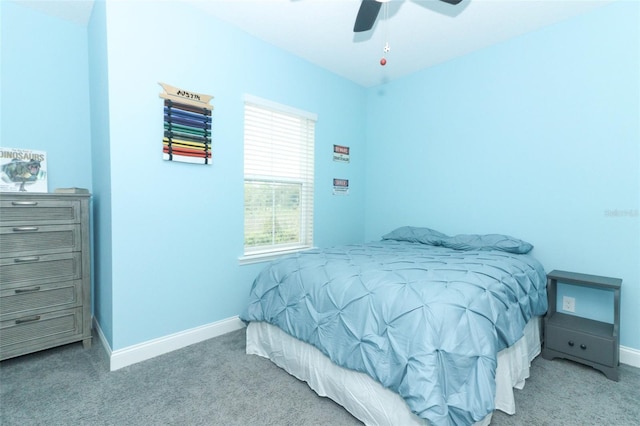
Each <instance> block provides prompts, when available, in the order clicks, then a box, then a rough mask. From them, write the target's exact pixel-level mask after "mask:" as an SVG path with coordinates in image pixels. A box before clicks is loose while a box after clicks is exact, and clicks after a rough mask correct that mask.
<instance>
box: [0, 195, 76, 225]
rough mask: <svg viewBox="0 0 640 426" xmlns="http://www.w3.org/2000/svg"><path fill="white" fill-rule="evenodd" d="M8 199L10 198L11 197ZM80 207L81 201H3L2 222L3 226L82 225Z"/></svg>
mask: <svg viewBox="0 0 640 426" xmlns="http://www.w3.org/2000/svg"><path fill="white" fill-rule="evenodd" d="M7 197H10V195H8V196H7ZM14 198H15V197H14ZM80 207H81V204H80V201H79V200H62V199H44V198H37V197H31V198H26V197H22V198H18V199H13V200H1V201H0V218H1V219H0V220H2V225H3V226H7V225H11V226H17V225H29V224H33V223H46V224H68V223H80V221H81V217H80V213H81V208H80Z"/></svg>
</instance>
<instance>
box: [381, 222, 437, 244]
mask: <svg viewBox="0 0 640 426" xmlns="http://www.w3.org/2000/svg"><path fill="white" fill-rule="evenodd" d="M445 238H449V237H448V236H447V235H445V234H443V233H441V232H438V231H434V230H433V229H429V228H418V227H415V226H402V227H400V228H398V229H395V230H393V231H391V232H389V233H388V234H385V235H383V236H382V239H383V240H396V241H409V242H412V243H422V244H429V245H432V246H439V245H440V244H441V243H442V240H443V239H445Z"/></svg>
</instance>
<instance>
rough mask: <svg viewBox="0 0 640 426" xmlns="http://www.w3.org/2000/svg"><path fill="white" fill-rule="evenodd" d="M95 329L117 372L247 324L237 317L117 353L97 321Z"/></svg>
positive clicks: (111, 367)
mask: <svg viewBox="0 0 640 426" xmlns="http://www.w3.org/2000/svg"><path fill="white" fill-rule="evenodd" d="M94 327H95V329H96V331H97V334H98V337H99V338H100V340H101V341H102V344H103V346H104V347H105V349H106V351H107V354H108V355H109V360H110V366H109V369H110V370H111V371H115V370H118V369H120V368H123V367H126V366H128V365H132V364H135V363H138V362H141V361H144V360H147V359H151V358H153V357H156V356H158V355H162V354H166V353H168V352H171V351H175V350H176V349H180V348H184V347H186V346H189V345H193V344H194V343H198V342H202V341H203V340H207V339H211V338H213V337H217V336H221V335H223V334H226V333H229V332H231V331H235V330H240V329H241V328H244V327H245V324H244V323H243V322H242V321H241V320H240V318H239V317H237V316H235V317H231V318H227V319H224V320H221V321H216V322H213V323H211V324H206V325H203V326H200V327H195V328H191V329H189V330H184V331H181V332H178V333H175V334H170V335H168V336H163V337H160V338H158V339H153V340H149V341H146V342H143V343H139V344H137V345H133V346H129V347H126V348H123V349H118V350H115V351H113V350H111V348H110V346H109V344H108V343H107V341H106V339H105V337H104V335H103V334H102V330H100V326H99V325H98V324H97V322H95V320H94Z"/></svg>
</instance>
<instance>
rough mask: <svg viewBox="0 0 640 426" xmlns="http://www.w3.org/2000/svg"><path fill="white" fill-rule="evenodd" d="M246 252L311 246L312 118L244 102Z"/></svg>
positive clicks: (262, 103)
mask: <svg viewBox="0 0 640 426" xmlns="http://www.w3.org/2000/svg"><path fill="white" fill-rule="evenodd" d="M244 114H245V115H244V181H245V184H244V192H245V193H244V203H245V205H244V251H245V255H252V254H269V253H276V252H280V251H288V250H294V249H299V248H308V247H311V246H312V245H313V176H314V144H315V121H316V120H315V116H313V115H312V114H309V113H306V112H298V111H296V110H294V109H292V108H290V107H286V106H279V105H277V104H274V103H272V102H269V101H260V100H256V99H251V100H249V99H247V100H245V110H244Z"/></svg>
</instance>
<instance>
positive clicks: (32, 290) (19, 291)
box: [15, 286, 40, 294]
mask: <svg viewBox="0 0 640 426" xmlns="http://www.w3.org/2000/svg"><path fill="white" fill-rule="evenodd" d="M34 291H40V287H39V286H38V287H29V288H18V289H16V290H15V292H16V294H18V293H31V292H34Z"/></svg>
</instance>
